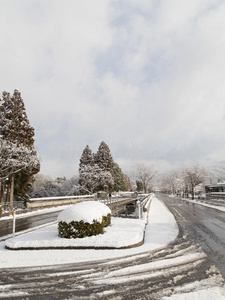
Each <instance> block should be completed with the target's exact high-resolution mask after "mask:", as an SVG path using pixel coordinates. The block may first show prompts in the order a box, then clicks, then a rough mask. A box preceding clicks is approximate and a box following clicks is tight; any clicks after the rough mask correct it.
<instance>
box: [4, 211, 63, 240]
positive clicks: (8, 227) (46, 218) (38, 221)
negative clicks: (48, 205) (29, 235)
mask: <svg viewBox="0 0 225 300" xmlns="http://www.w3.org/2000/svg"><path fill="white" fill-rule="evenodd" d="M58 214H59V211H57V212H51V213H47V214H42V215H35V216H30V217H22V218H21V217H20V216H19V215H18V216H17V217H16V232H19V231H22V230H26V229H30V228H33V227H36V226H39V225H43V224H46V223H50V222H53V221H56V219H57V216H58ZM12 230H13V221H12V218H10V219H8V220H0V237H3V236H5V235H8V234H12Z"/></svg>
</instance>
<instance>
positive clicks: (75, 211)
mask: <svg viewBox="0 0 225 300" xmlns="http://www.w3.org/2000/svg"><path fill="white" fill-rule="evenodd" d="M110 224H111V210H110V209H109V207H108V206H106V205H105V204H103V203H100V202H98V201H85V202H80V203H77V204H75V205H73V206H72V207H69V208H67V209H65V210H63V211H62V212H61V213H59V215H58V232H59V236H61V237H63V238H83V237H86V236H92V235H97V234H101V233H103V231H104V227H106V226H109V225H110Z"/></svg>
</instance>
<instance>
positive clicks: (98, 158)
mask: <svg viewBox="0 0 225 300" xmlns="http://www.w3.org/2000/svg"><path fill="white" fill-rule="evenodd" d="M95 163H96V164H97V165H98V166H99V167H100V168H101V169H102V170H105V171H109V172H110V173H111V174H112V173H113V165H114V161H113V158H112V155H111V153H110V150H109V147H108V145H107V144H106V143H105V142H103V141H102V142H101V144H100V146H99V148H98V151H97V153H96V155H95Z"/></svg>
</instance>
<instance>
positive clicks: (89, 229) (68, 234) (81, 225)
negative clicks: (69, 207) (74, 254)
mask: <svg viewBox="0 0 225 300" xmlns="http://www.w3.org/2000/svg"><path fill="white" fill-rule="evenodd" d="M110 224H111V215H110V214H108V215H107V216H106V217H103V218H102V222H101V223H100V222H97V221H96V220H94V221H93V223H92V224H90V223H87V222H84V221H80V222H77V221H72V222H70V223H66V222H59V224H58V231H59V236H60V237H62V238H67V239H76V238H83V237H86V236H92V235H98V234H102V233H103V229H104V227H107V226H109V225H110Z"/></svg>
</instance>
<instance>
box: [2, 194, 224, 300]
mask: <svg viewBox="0 0 225 300" xmlns="http://www.w3.org/2000/svg"><path fill="white" fill-rule="evenodd" d="M157 197H158V198H159V199H161V200H162V201H163V202H164V203H165V204H166V205H167V206H168V208H169V209H170V210H171V212H172V213H173V214H174V216H175V218H176V220H177V223H178V226H179V235H178V237H177V239H176V240H175V241H174V242H173V243H171V244H170V245H168V246H166V247H164V248H162V249H158V250H155V251H153V252H142V253H138V254H133V255H128V256H126V257H123V258H118V259H109V260H105V261H98V262H89V261H88V257H87V262H85V263H76V264H66V265H58V266H52V267H51V266H43V267H32V268H21V269H0V299H24V300H28V299H30V300H34V299H35V300H38V299H43V300H45V299H46V300H47V299H48V300H50V299H68V300H69V299H70V300H72V299H73V300H76V299H127V300H128V299H129V300H130V299H132V300H133V299H140V300H145V299H146V300H147V299H150V300H151V299H152V300H153V299H160V298H161V297H163V296H170V295H172V294H174V293H177V292H178V291H179V292H180V291H182V292H189V291H193V289H194V290H195V291H197V290H198V289H201V288H202V286H203V287H204V288H210V287H214V286H223V285H224V270H225V269H224V250H223V249H224V246H225V244H224V229H225V227H224V226H225V225H224V213H222V212H218V211H215V210H212V209H208V208H203V207H201V206H197V205H195V206H193V205H192V204H189V205H188V204H186V203H183V201H182V200H179V199H176V200H175V199H172V198H169V197H167V196H165V195H157ZM71 251H76V250H71ZM25 254H26V253H25ZM40 255H42V254H41V251H40ZM68 255H69V251H68ZM221 273H222V274H223V276H222V275H221ZM196 282H197V284H196ZM193 283H194V285H193ZM198 284H199V285H198Z"/></svg>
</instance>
